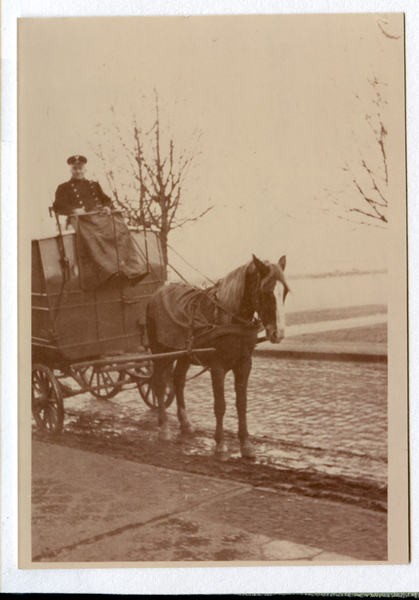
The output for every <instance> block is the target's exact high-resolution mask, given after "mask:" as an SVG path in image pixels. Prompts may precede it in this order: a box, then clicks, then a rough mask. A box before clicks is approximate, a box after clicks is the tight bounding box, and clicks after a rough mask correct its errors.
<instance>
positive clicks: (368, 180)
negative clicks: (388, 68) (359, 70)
mask: <svg viewBox="0 0 419 600" xmlns="http://www.w3.org/2000/svg"><path fill="white" fill-rule="evenodd" d="M368 83H369V85H370V86H371V89H372V98H371V100H370V103H369V104H368V105H365V104H364V102H363V100H362V99H361V97H360V96H359V95H358V94H356V95H355V98H356V101H357V103H358V105H359V107H360V109H361V111H362V114H363V118H364V121H365V122H366V124H367V127H368V128H369V132H370V140H371V144H367V145H361V143H359V142H358V141H357V140H356V136H355V134H354V137H355V142H356V145H357V148H358V153H359V158H358V160H357V161H353V162H350V161H349V160H347V159H345V158H344V159H343V166H342V167H340V168H341V169H342V171H343V172H344V173H346V175H347V178H348V188H349V189H348V188H347V189H345V190H340V191H333V190H331V189H329V188H326V194H327V196H328V198H329V200H330V201H331V202H332V203H333V204H334V205H335V206H336V207H338V208H339V209H343V210H344V214H346V217H347V219H348V220H352V219H351V217H350V215H354V213H356V215H357V216H358V217H359V218H358V222H361V223H364V224H370V225H376V226H379V227H386V225H387V223H388V220H387V209H388V184H389V179H388V178H389V173H388V161H387V153H386V144H387V134H388V132H387V129H386V127H385V124H384V117H383V113H384V108H385V106H386V105H387V101H386V100H385V97H384V95H383V89H384V88H385V87H386V86H387V84H386V83H383V82H382V81H379V80H378V79H377V77H376V76H374V77H372V78H370V79H368ZM351 192H352V193H351ZM348 199H350V200H349V201H350V204H349V205H348ZM343 218H345V217H343Z"/></svg>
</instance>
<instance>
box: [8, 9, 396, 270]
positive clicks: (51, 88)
mask: <svg viewBox="0 0 419 600" xmlns="http://www.w3.org/2000/svg"><path fill="white" fill-rule="evenodd" d="M383 29H384V31H385V33H386V35H385V34H384V33H383ZM402 32H403V23H402V17H401V15H400V14H395V15H394V14H393V15H384V14H380V15H373V14H363V15H361V14H358V15H298V16H291V15H286V16H284V15H275V16H241V17H237V16H235V17H232V16H231V17H229V16H224V17H220V16H219V17H189V18H184V17H135V18H134V17H133V18H131V17H120V18H102V19H95V18H90V19H71V18H69V19H22V20H21V21H20V23H19V71H18V77H19V79H18V84H19V184H20V193H19V210H20V214H21V215H22V218H23V221H24V222H25V223H26V225H27V227H26V226H25V232H27V233H28V235H29V236H30V237H32V238H36V237H44V236H49V235H55V225H54V222H53V220H52V219H50V218H49V214H48V206H50V205H51V204H52V202H53V198H54V193H55V189H56V187H57V186H58V185H59V184H60V183H62V182H63V181H66V180H68V179H69V177H70V173H69V169H68V165H67V164H66V160H67V158H68V157H69V156H70V155H73V154H83V155H85V156H86V157H87V158H88V164H87V167H88V171H87V173H86V176H87V177H88V178H89V177H91V178H92V179H97V180H99V182H100V183H101V184H102V187H103V188H104V190H105V192H107V193H109V189H108V188H107V185H106V179H105V177H104V174H103V171H102V165H101V163H100V161H99V159H98V158H97V157H96V156H95V150H97V148H98V142H99V141H101V142H102V143H103V144H104V148H109V151H107V152H106V154H107V156H106V157H107V159H108V160H109V162H110V164H111V165H112V168H114V169H118V168H120V166H121V164H122V155H121V157H120V159H119V158H117V159H116V160H115V156H114V154H113V153H112V152H111V151H110V148H111V147H112V146H113V147H115V146H116V139H115V135H114V134H113V133H112V130H111V133H109V134H107V135H106V136H105V137H104V131H105V130H106V129H107V128H108V127H109V126H110V124H111V122H112V115H111V111H110V107H111V106H114V108H115V114H116V115H117V119H118V124H119V126H120V127H121V130H122V131H123V132H129V131H130V127H131V115H132V114H135V115H136V118H137V119H138V120H139V121H140V122H141V123H142V124H144V126H145V127H147V125H150V124H151V123H152V120H153V98H154V89H156V90H157V91H158V94H159V102H160V108H161V119H162V123H163V125H164V126H165V127H167V128H169V127H170V131H171V133H172V135H173V137H174V140H175V144H177V148H178V149H179V150H182V149H184V148H188V147H190V144H191V140H193V139H194V133H193V132H194V131H195V130H199V131H200V132H201V138H200V146H199V150H200V152H199V154H197V156H196V160H195V166H194V169H192V170H191V172H190V174H189V175H190V176H189V179H188V180H187V185H186V187H187V189H186V190H185V194H184V197H183V202H184V207H183V208H182V210H183V213H182V214H183V215H184V216H190V215H191V214H194V213H195V212H196V213H199V212H202V211H203V210H204V209H206V208H207V207H210V206H211V207H213V208H212V209H211V211H210V212H209V213H207V214H206V215H205V217H204V218H203V219H202V220H200V221H199V222H198V223H194V224H191V225H188V226H187V227H185V228H182V229H181V230H176V231H173V232H172V233H171V235H170V238H169V244H170V245H171V246H172V248H173V249H174V251H173V252H171V254H170V255H169V260H170V262H171V263H172V264H173V265H174V266H175V267H176V269H177V270H179V271H180V272H181V273H182V274H183V275H184V276H185V277H188V278H193V277H197V278H198V279H199V278H200V277H201V276H200V275H199V274H198V273H197V272H196V271H195V270H194V269H192V268H191V266H189V265H193V267H195V268H196V269H197V270H198V271H199V273H202V274H204V275H205V276H206V277H209V278H210V279H213V280H215V279H218V278H219V277H221V276H223V275H225V274H226V273H227V272H228V271H230V270H231V269H232V268H235V267H236V266H239V265H240V264H243V263H245V262H247V261H248V260H250V259H251V256H252V254H256V255H257V256H258V257H259V258H261V259H269V260H272V261H277V260H279V258H280V256H282V255H286V256H287V272H289V273H292V274H315V273H322V272H330V271H334V270H344V271H346V270H352V269H362V270H370V269H386V266H387V247H388V234H387V232H386V230H383V229H379V228H376V227H372V226H366V225H359V224H354V223H348V222H347V221H345V220H343V219H341V218H338V215H336V214H335V213H334V212H333V211H327V209H330V208H331V205H329V204H328V203H327V201H326V200H325V197H326V193H325V190H326V189H332V190H335V191H339V192H342V193H343V194H344V196H345V199H346V201H347V202H349V203H352V202H353V201H354V202H356V201H357V200H356V194H355V192H354V191H353V190H352V189H351V187H350V186H349V185H348V184H349V181H348V178H347V174H346V173H345V172H344V171H342V166H343V164H344V161H345V160H346V161H348V162H349V163H350V164H351V165H352V166H353V168H355V169H357V168H358V169H359V167H357V163H358V161H359V149H360V148H362V150H363V152H364V153H365V155H366V156H367V157H368V159H369V160H370V161H371V164H373V165H374V168H375V169H376V170H377V173H378V169H379V159H380V153H379V152H378V151H377V145H376V144H375V143H374V142H373V141H372V138H371V130H370V128H369V127H368V124H367V123H366V121H365V111H367V112H368V111H370V110H372V99H373V96H372V94H371V89H372V88H371V86H370V84H369V83H368V78H370V79H371V78H373V77H374V76H376V77H377V78H378V79H379V80H380V81H382V82H383V83H384V84H385V85H383V87H382V89H383V93H384V95H385V99H386V100H387V101H388V104H387V106H386V107H385V112H384V114H383V119H384V121H385V124H386V128H387V131H388V140H389V144H388V146H387V148H386V151H387V160H388V166H389V176H390V181H389V189H388V198H389V199H390V203H391V204H392V205H393V208H394V207H396V209H397V207H398V208H399V209H401V210H402V209H403V207H404V197H403V195H404V186H403V178H404V169H405V166H404V121H403V115H404V96H403V94H404V87H403V86H404V82H403V38H402ZM356 95H358V96H359V98H360V99H361V102H362V106H361V104H360V102H359V101H358V100H357V99H356ZM362 107H364V108H362ZM364 109H365V110H364ZM124 135H125V133H124ZM127 139H128V134H127ZM358 172H359V171H358ZM339 216H342V214H340V215H339ZM178 254H179V255H181V256H182V257H184V258H185V259H186V261H187V262H188V263H189V265H188V264H186V263H185V262H183V261H182V260H181V259H180V258H179V257H178Z"/></svg>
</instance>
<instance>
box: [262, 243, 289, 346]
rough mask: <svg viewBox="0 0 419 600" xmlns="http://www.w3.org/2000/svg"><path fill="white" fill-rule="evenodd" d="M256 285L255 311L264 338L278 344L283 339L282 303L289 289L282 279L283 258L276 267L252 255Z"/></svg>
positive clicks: (283, 319) (283, 317)
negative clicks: (262, 327) (263, 330)
mask: <svg viewBox="0 0 419 600" xmlns="http://www.w3.org/2000/svg"><path fill="white" fill-rule="evenodd" d="M253 264H254V266H255V267H256V272H257V275H258V277H257V283H256V288H255V296H254V300H255V309H256V311H257V313H258V315H259V318H260V319H261V321H262V323H263V326H264V327H265V331H266V337H267V338H268V340H269V341H270V342H272V343H273V344H279V342H281V341H282V340H283V339H284V337H285V313H284V302H285V298H286V296H287V294H288V292H289V287H288V285H287V282H286V281H285V277H284V270H285V264H286V260H285V256H282V258H280V259H279V262H278V264H277V265H274V264H272V263H269V262H267V261H266V262H265V261H264V262H262V261H261V260H259V259H258V258H256V256H255V255H253Z"/></svg>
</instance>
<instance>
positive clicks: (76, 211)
mask: <svg viewBox="0 0 419 600" xmlns="http://www.w3.org/2000/svg"><path fill="white" fill-rule="evenodd" d="M85 212H86V211H85V210H84V208H75V209H74V210H73V214H74V215H83V214H84V213H85Z"/></svg>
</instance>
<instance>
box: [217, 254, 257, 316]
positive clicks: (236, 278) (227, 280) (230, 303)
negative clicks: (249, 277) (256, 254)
mask: <svg viewBox="0 0 419 600" xmlns="http://www.w3.org/2000/svg"><path fill="white" fill-rule="evenodd" d="M252 264H253V263H252V262H250V263H247V264H245V265H242V266H241V267H238V268H237V269H235V270H234V271H231V273H228V275H226V276H225V277H224V278H223V279H220V281H218V282H217V283H216V284H215V286H214V290H216V291H217V294H218V300H219V302H220V304H221V305H222V306H223V307H225V308H226V309H227V310H228V311H230V312H231V313H233V314H235V315H237V314H238V313H239V311H240V306H241V301H242V299H243V294H244V286H245V283H246V274H247V272H248V269H249V268H250V267H251V265H252Z"/></svg>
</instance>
